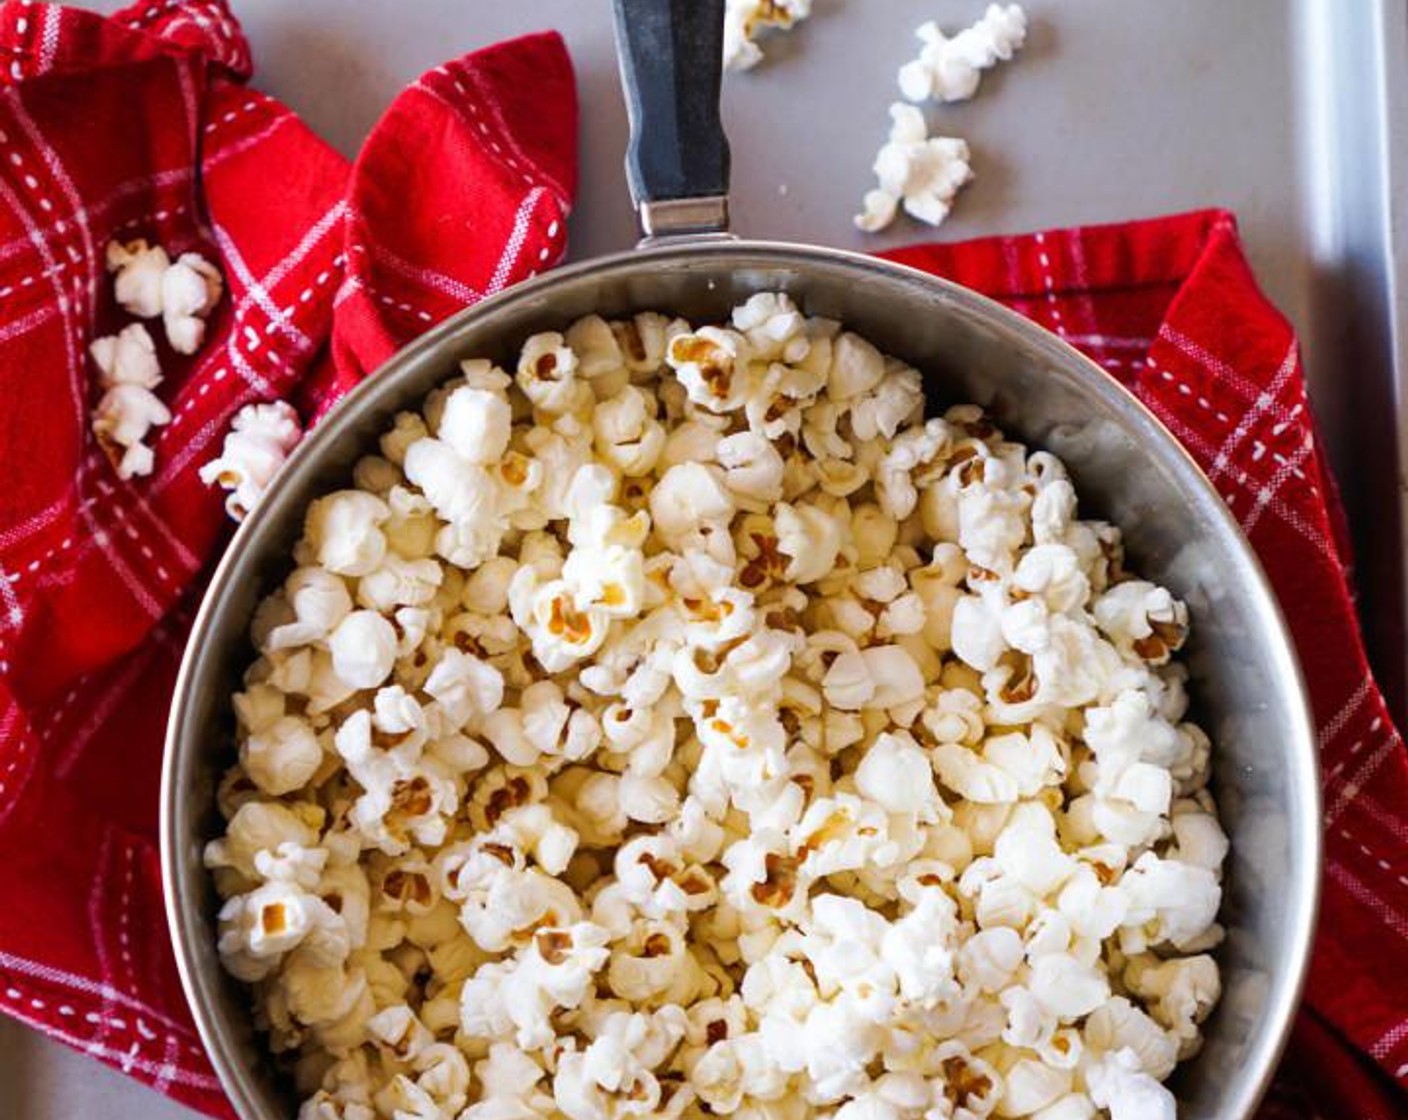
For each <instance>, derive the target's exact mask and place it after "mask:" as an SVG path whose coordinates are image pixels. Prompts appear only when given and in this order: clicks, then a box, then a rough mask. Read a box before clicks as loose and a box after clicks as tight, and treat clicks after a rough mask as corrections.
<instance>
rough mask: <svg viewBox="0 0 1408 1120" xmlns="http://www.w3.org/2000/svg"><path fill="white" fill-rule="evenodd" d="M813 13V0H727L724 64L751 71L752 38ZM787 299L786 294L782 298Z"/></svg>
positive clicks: (755, 55)
mask: <svg viewBox="0 0 1408 1120" xmlns="http://www.w3.org/2000/svg"><path fill="white" fill-rule="evenodd" d="M811 12H812V0H728V7H727V9H726V10H725V14H724V67H725V69H728V70H751V69H752V68H753V67H754V66H756V65H757V64H758V63H759V62H760V61H761V60H762V57H763V52H762V48H760V47H759V46H758V44H757V43H756V42H754V39H755V38H756V37H757V36H758V35H759V33H761V32H765V31H772V30H777V31H789V30H791V29H792V28H793V27H794V26H795V25H796V24H797V23H798V22H800V21H801V20H804V19H806V18H807V17H808V16H809V15H811ZM783 298H786V297H783Z"/></svg>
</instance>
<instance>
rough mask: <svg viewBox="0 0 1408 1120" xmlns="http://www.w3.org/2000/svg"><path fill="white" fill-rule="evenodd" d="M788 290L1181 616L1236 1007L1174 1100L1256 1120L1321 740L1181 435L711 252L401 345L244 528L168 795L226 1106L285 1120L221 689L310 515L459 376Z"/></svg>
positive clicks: (1054, 366)
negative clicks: (1212, 808) (1039, 472)
mask: <svg viewBox="0 0 1408 1120" xmlns="http://www.w3.org/2000/svg"><path fill="white" fill-rule="evenodd" d="M764 290H782V291H786V292H788V293H789V294H790V295H791V296H792V297H793V298H794V299H795V300H796V301H797V302H798V304H799V305H801V307H802V308H803V309H804V310H805V311H806V312H807V313H808V314H813V315H824V316H828V317H831V318H835V319H839V320H840V321H841V322H843V323H844V324H845V326H846V327H847V328H849V329H851V330H854V331H856V332H858V333H859V334H861V335H862V336H864V337H865V338H867V339H869V340H871V341H872V342H873V343H875V344H876V345H877V346H878V347H879V348H880V349H881V350H882V351H885V352H887V353H890V354H894V355H896V356H898V357H900V358H902V359H904V360H905V361H908V362H910V363H912V364H913V365H914V366H915V367H916V368H918V369H919V370H920V371H921V372H922V373H923V375H924V377H925V385H926V391H927V393H928V396H929V407H930V409H931V411H934V410H938V409H941V408H943V407H945V406H946V405H948V404H952V403H957V402H960V401H971V402H974V403H977V404H980V405H983V406H984V407H986V408H987V409H988V410H989V411H990V412H991V413H992V414H993V416H994V417H995V419H996V420H997V422H998V423H999V425H1000V426H1001V427H1002V428H1003V429H1004V430H1005V431H1006V432H1007V433H1008V434H1009V435H1010V436H1012V437H1014V438H1018V439H1021V440H1023V441H1024V442H1027V443H1029V444H1031V445H1034V446H1037V447H1042V448H1045V449H1047V450H1049V451H1052V452H1054V453H1055V454H1057V455H1058V456H1060V457H1061V458H1062V459H1063V460H1064V461H1065V462H1066V464H1067V465H1068V467H1069V468H1070V471H1071V474H1072V476H1073V478H1074V480H1075V483H1076V489H1077V492H1078V493H1079V495H1080V498H1081V515H1082V516H1084V517H1090V516H1099V517H1103V518H1106V519H1108V520H1110V521H1112V522H1114V523H1115V524H1117V525H1119V526H1120V527H1121V528H1122V529H1123V531H1124V533H1125V537H1126V541H1127V547H1128V551H1129V554H1130V556H1131V566H1132V567H1133V568H1134V570H1136V571H1138V572H1139V573H1140V574H1141V575H1144V576H1146V577H1147V578H1149V579H1152V580H1155V581H1157V582H1159V583H1161V584H1164V585H1166V586H1168V587H1169V588H1170V589H1172V590H1173V591H1174V593H1175V594H1177V595H1179V596H1180V597H1182V598H1183V599H1184V600H1185V601H1186V602H1187V603H1188V607H1189V611H1190V615H1191V617H1192V640H1191V641H1190V644H1189V648H1188V652H1187V661H1188V664H1189V668H1190V671H1191V677H1192V679H1191V682H1190V692H1191V694H1192V695H1193V697H1194V702H1195V707H1194V712H1193V718H1195V719H1197V720H1198V721H1199V722H1200V723H1201V724H1202V725H1203V726H1204V728H1205V729H1206V730H1207V731H1208V733H1209V734H1210V735H1211V736H1212V738H1213V741H1214V744H1215V753H1214V773H1215V792H1216V794H1217V797H1218V801H1219V805H1220V808H1221V812H1222V819H1223V824H1224V827H1225V828H1226V829H1227V831H1228V834H1229V836H1230V838H1231V841H1232V850H1231V855H1230V857H1229V864H1228V877H1227V894H1226V900H1225V903H1224V911H1223V918H1222V920H1223V922H1224V924H1225V925H1226V926H1227V928H1228V937H1227V941H1226V943H1225V944H1224V945H1223V947H1222V948H1221V950H1220V951H1219V956H1220V960H1221V964H1222V968H1223V978H1224V986H1225V991H1224V995H1223V999H1222V1004H1221V1006H1220V1007H1219V1009H1218V1011H1217V1012H1216V1013H1215V1014H1214V1016H1213V1018H1212V1019H1211V1020H1210V1021H1209V1023H1208V1024H1207V1042H1206V1045H1205V1047H1204V1050H1203V1052H1202V1053H1201V1054H1200V1055H1199V1056H1198V1057H1197V1058H1196V1059H1194V1060H1192V1061H1191V1062H1189V1063H1188V1064H1187V1065H1186V1066H1184V1067H1182V1068H1181V1069H1180V1071H1179V1072H1178V1074H1177V1075H1176V1080H1175V1082H1174V1083H1173V1084H1174V1088H1175V1091H1176V1092H1177V1093H1178V1095H1179V1097H1180V1100H1181V1102H1182V1106H1183V1107H1182V1109H1181V1115H1183V1116H1185V1117H1188V1118H1189V1120H1212V1118H1214V1117H1217V1118H1222V1120H1229V1118H1232V1117H1243V1116H1247V1115H1250V1112H1251V1110H1252V1107H1253V1105H1254V1103H1255V1100H1256V1099H1257V1097H1258V1096H1259V1094H1260V1092H1261V1090H1262V1089H1263V1088H1264V1086H1265V1083H1266V1080H1267V1079H1268V1077H1269V1075H1270V1071H1271V1068H1272V1066H1273V1064H1274V1061H1275V1058H1276V1056H1277V1055H1278V1053H1279V1051H1280V1048H1281V1045H1282V1043H1283V1041H1284V1036H1285V1032H1286V1028H1287V1026H1288V1024H1289V1021H1290V1016H1291V1013H1292V1010H1293V1008H1294V1004H1295V1002H1296V999H1297V996H1298V993H1299V988H1300V983H1301V978H1302V974H1303V971H1304V964H1305V961H1306V958H1307V955H1308V947H1309V939H1310V931H1311V924H1312V922H1313V917H1314V911H1315V905H1316V892H1317V887H1316V884H1317V877H1318V858H1319V849H1318V797H1317V792H1316V791H1317V781H1316V773H1315V761H1314V753H1313V737H1312V734H1311V729H1310V724H1309V720H1308V715H1307V709H1306V704H1305V698H1304V692H1303V689H1302V686H1301V682H1300V676H1299V671H1298V668H1297V666H1296V663H1295V659H1294V656H1293V655H1292V653H1291V651H1290V647H1289V644H1288V640H1287V638H1286V634H1285V629H1284V625H1283V623H1282V621H1281V619H1280V615H1279V612H1278V610H1277V608H1276V606H1275V603H1274V600H1273V599H1272V598H1271V596H1270V593H1269V591H1268V589H1267V586H1266V583H1265V579H1264V576H1263V575H1262V573H1261V570H1260V568H1259V566H1258V565H1257V563H1256V561H1255V558H1254V557H1253V556H1252V554H1251V552H1250V550H1249V548H1248V547H1247V545H1246V543H1245V541H1244V539H1243V538H1242V537H1241V535H1240V533H1239V532H1238V531H1237V529H1236V527H1235V524H1234V523H1233V522H1232V520H1231V518H1230V517H1229V515H1228V514H1227V512H1226V510H1225V508H1224V506H1223V505H1222V502H1221V500H1220V499H1219V498H1218V497H1217V495H1216V493H1215V492H1214V491H1213V489H1212V487H1211V485H1210V484H1209V483H1208V482H1207V481H1206V479H1204V478H1203V476H1202V475H1201V474H1200V473H1199V472H1198V470H1197V468H1196V467H1195V466H1194V465H1193V464H1192V462H1191V460H1189V459H1188V458H1187V456H1186V455H1185V454H1184V453H1183V452H1182V451H1181V449H1179V448H1178V446H1177V444H1176V443H1175V442H1174V441H1173V439H1172V437H1171V436H1169V435H1168V433H1167V432H1166V431H1164V429H1163V428H1162V427H1161V426H1160V425H1159V424H1158V423H1157V421H1155V420H1154V419H1153V418H1152V417H1151V416H1150V415H1149V414H1148V413H1147V412H1146V411H1144V410H1143V409H1142V408H1141V407H1140V406H1139V405H1137V403H1136V402H1135V401H1134V400H1133V398H1132V397H1130V396H1129V395H1128V394H1126V393H1125V392H1124V391H1123V390H1122V389H1120V388H1119V387H1118V386H1117V385H1115V383H1114V382H1113V381H1111V380H1110V379H1109V378H1108V377H1106V376H1105V375H1104V374H1103V373H1102V372H1101V371H1099V370H1098V369H1097V368H1096V367H1095V366H1093V365H1091V364H1090V363H1089V362H1087V361H1086V360H1085V359H1083V358H1081V357H1080V356H1079V355H1078V354H1076V353H1075V352H1074V351H1073V350H1071V349H1070V348H1068V347H1066V346H1065V345H1064V344H1062V343H1061V342H1059V341H1058V340H1057V339H1055V338H1054V336H1051V335H1049V334H1047V333H1046V332H1045V331H1043V330H1041V329H1040V328H1037V327H1035V326H1033V325H1032V324H1030V323H1029V322H1027V321H1026V320H1024V319H1022V318H1020V317H1019V316H1017V315H1015V314H1014V313H1011V312H1008V311H1006V310H1005V309H1003V308H1001V307H998V306H997V305H996V304H993V303H991V302H989V301H987V300H985V299H983V298H981V297H979V296H976V295H974V294H973V293H971V292H968V291H966V290H965V289H962V288H958V287H956V286H954V285H950V284H946V283H944V282H941V281H936V280H934V279H933V278H932V277H928V276H925V275H922V274H920V273H917V272H913V271H910V270H908V269H903V268H899V267H897V266H893V265H888V264H885V263H883V262H879V261H875V260H872V259H870V258H865V257H860V256H853V255H850V254H841V253H834V252H830V251H824V250H811V249H804V248H799V247H795V246H782V245H768V244H760V243H715V244H709V245H697V246H694V247H691V248H662V249H656V250H650V251H644V252H638V253H635V254H625V255H622V256H619V257H614V258H609V259H607V260H605V261H602V262H597V263H593V264H589V265H582V266H577V267H574V268H570V269H564V270H561V271H559V272H556V273H554V274H552V275H550V276H546V277H543V278H541V279H539V280H535V281H531V282H529V283H528V284H525V285H521V286H519V287H517V288H515V289H513V290H512V291H510V292H507V293H504V294H502V295H499V296H495V297H491V298H490V299H487V300H485V301H483V302H482V303H480V304H478V305H476V306H475V307H473V308H470V309H469V310H467V311H465V312H463V313H462V314H460V315H459V316H456V317H455V318H454V319H452V320H450V321H449V322H447V323H445V324H444V325H443V326H441V327H439V328H438V329H436V330H435V331H433V332H431V333H430V334H429V335H427V336H426V337H424V338H422V339H421V340H419V341H418V342H416V343H414V344H413V345H412V346H410V347H409V348H407V349H406V350H404V351H402V352H401V353H400V354H399V355H397V356H396V357H395V358H394V359H392V361H390V362H389V363H388V364H387V365H386V366H384V367H383V368H382V369H381V370H380V371H379V372H378V373H377V374H376V375H375V376H374V377H372V378H371V379H369V380H368V382H367V383H365V384H364V385H363V386H361V387H360V388H359V389H358V390H357V391H356V392H355V393H353V394H352V395H351V396H349V397H348V398H347V399H346V400H345V401H343V402H342V403H341V404H340V405H339V406H338V407H337V408H336V409H334V410H333V412H332V413H330V414H329V415H328V417H326V418H325V419H324V420H323V422H322V423H321V425H320V426H319V427H318V429H317V430H316V432H315V433H314V434H313V435H312V436H310V438H309V439H307V440H306V441H305V443H304V445H303V446H302V447H301V448H300V449H299V451H298V453H297V454H296V455H295V456H294V457H293V459H292V460H290V462H289V464H288V466H287V467H286V468H285V471H284V473H283V474H282V475H281V477H280V479H279V481H278V483H277V484H276V486H275V487H274V488H273V489H272V490H271V491H270V493H269V494H268V495H267V496H266V498H265V500H264V502H263V503H262V504H261V506H260V507H259V509H258V510H257V512H256V513H255V515H254V516H252V517H251V518H250V519H249V520H248V521H247V522H246V524H245V525H244V526H243V527H242V528H241V530H240V532H239V534H238V535H237V537H236V539H235V542H234V544H233V545H232V547H231V549H230V551H229V552H228V554H227V556H226V559H225V561H224V562H223V563H222V565H221V566H220V569H219V570H218V571H217V573H216V576H215V579H214V581H213V583H212V586H211V589H210V591H209V593H208V595H207V598H206V601H205V603H204V605H203V607H202V610H201V614H200V617H199V619H198V620H197V624H196V628H195V631H194V633H193V635H192V639H191V643H190V646H189V648H188V650H187V654H186V662H185V664H184V666H183V670H182V675H181V678H180V680H179V681H178V685H177V696H176V705H175V707H174V709H173V713H172V720H171V726H170V733H169V742H168V748H167V764H166V765H167V769H166V774H165V789H164V792H163V836H162V842H163V854H164V864H165V872H166V876H167V890H168V907H169V909H170V915H171V921H172V928H173V933H174V934H175V937H176V941H177V946H178V956H179V958H180V963H181V970H182V975H183V979H184V981H185V984H186V990H187V994H188V996H189V998H190V1000H191V1003H192V1005H193V1008H194V1010H195V1013H196V1017H197V1021H198V1023H199V1025H200V1028H201V1032H202V1035H203V1037H204V1039H205V1042H206V1045H207V1048H208V1050H209V1051H210V1052H211V1055H212V1058H213V1060H214V1061H215V1063H216V1066H217V1068H218V1069H219V1071H220V1073H221V1076H222V1079H223V1080H224V1083H225V1087H226V1090H227V1092H229V1094H230V1096H231V1099H232V1101H233V1103H234V1104H235V1105H236V1107H237V1108H238V1110H239V1111H240V1113H241V1115H242V1116H244V1117H246V1118H247V1120H285V1118H289V1117H292V1116H293V1115H295V1113H296V1111H297V1105H296V1102H295V1100H294V1097H293V1095H292V1092H291V1089H290V1087H289V1086H288V1085H287V1083H286V1079H284V1078H282V1077H280V1076H279V1075H277V1074H276V1073H275V1072H274V1068H273V1063H272V1061H271V1060H270V1059H269V1058H268V1056H267V1054H266V1052H265V1050H264V1048H263V1045H262V1042H261V1040H260V1039H259V1038H257V1037H256V1036H255V1034H254V1033H253V1030H252V1027H251V1013H250V1007H249V1001H248V997H247V995H246V993H245V992H244V991H243V989H242V988H241V986H240V985H238V984H236V983H235V982H234V981H232V980H230V979H229V978H228V977H226V976H225V974H224V972H223V971H222V969H221V967H220V963H219V960H218V958H217V956H216V953H215V941H216V936H215V923H214V916H215V912H216V910H217V907H218V900H217V899H216V897H215V894H214V892H213V889H212V887H211V885H210V882H209V880H208V876H207V874H206V872H205V870H204V869H203V867H202V864H201V849H202V847H203V846H204V843H205V841H206V840H208V839H209V838H211V837H212V836H213V835H215V834H216V832H217V831H218V828H219V821H218V817H217V814H216V812H215V808H214V789H215V785H216V782H217V781H218V779H219V776H220V774H221V773H222V772H223V770H224V769H225V768H226V767H227V766H228V765H229V763H230V762H231V760H232V759H233V757H234V748H233V713H232V711H231V706H230V695H231V693H232V692H233V691H234V690H235V688H236V687H237V685H238V681H239V677H240V674H241V672H242V670H243V668H244V667H245V666H246V665H247V664H248V662H249V661H250V660H251V659H252V649H251V647H250V645H249V642H248V638H247V633H246V632H247V627H248V622H249V619H250V616H251V614H252V612H253V609H254V606H255V604H256V603H257V602H258V600H259V598H260V597H262V596H263V595H264V594H266V593H267V592H268V591H270V590H271V589H273V588H274V587H275V586H276V585H277V584H278V583H279V582H280V581H281V580H282V578H283V577H284V575H285V574H286V573H287V571H288V570H289V568H290V567H291V561H290V559H289V557H290V555H291V551H292V547H293V544H294V542H295V540H296V539H297V537H298V535H299V532H300V529H301V525H302V514H303V510H304V509H305V507H306V506H307V504H308V503H309V502H310V501H311V500H312V499H313V498H314V497H316V496H318V495H319V494H321V493H324V492H326V491H328V490H332V489H336V488H339V487H342V486H346V485H349V484H350V475H351V469H352V464H353V463H354V462H355V461H356V460H357V458H359V457H360V456H361V455H362V454H365V453H367V452H368V451H369V450H372V449H373V448H374V447H375V441H376V437H377V435H378V434H379V433H380V432H381V431H383V430H384V429H385V428H387V427H388V426H389V425H390V423H391V420H392V417H393V416H394V414H395V413H396V412H397V411H398V410H400V409H403V408H407V407H415V406H417V405H418V404H419V402H420V400H421V399H422V398H423V397H424V396H425V395H426V394H427V393H428V392H429V391H430V390H431V389H433V388H434V387H435V386H436V385H438V384H440V383H441V382H443V381H445V380H447V379H449V378H450V377H452V376H453V375H454V374H455V372H456V363H457V361H458V360H460V359H462V358H467V357H489V358H493V359H495V360H498V361H500V362H503V361H506V360H507V359H509V358H510V356H511V355H512V354H514V353H516V349H517V347H518V345H519V344H520V343H521V342H522V341H523V339H524V338H525V337H526V336H527V335H529V334H532V333H534V332H537V331H542V330H551V329H561V328H563V327H565V326H566V325H567V324H568V323H570V322H571V321H572V320H574V319H576V318H578V317H580V316H582V315H585V314H589V313H593V312H595V313H599V314H602V315H606V316H608V317H609V316H612V315H623V314H629V313H633V312H636V311H643V310H659V311H666V312H673V313H676V314H680V315H684V316H686V317H688V318H690V319H691V320H692V321H719V320H722V319H724V318H726V317H727V315H728V312H729V310H730V309H731V308H732V307H733V306H734V305H735V304H737V303H740V302H742V301H743V300H745V299H746V298H747V297H748V296H749V295H751V294H753V293H755V292H758V291H764Z"/></svg>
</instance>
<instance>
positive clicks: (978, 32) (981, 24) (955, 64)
mask: <svg viewBox="0 0 1408 1120" xmlns="http://www.w3.org/2000/svg"><path fill="white" fill-rule="evenodd" d="M915 34H916V35H917V36H918V38H919V39H920V41H921V42H922V43H923V44H924V48H923V50H921V51H920V52H919V57H918V58H917V59H915V60H914V61H913V62H907V63H905V64H904V65H903V66H901V67H900V73H899V84H900V92H901V93H902V94H904V96H905V99H906V100H908V101H925V100H928V99H929V98H933V99H934V100H936V101H966V100H968V98H970V97H972V96H973V94H975V93H977V92H978V82H979V80H980V79H981V77H982V72H983V71H984V70H987V69H990V68H991V67H992V66H994V65H996V64H997V63H998V62H999V61H1001V62H1006V61H1008V60H1009V59H1010V58H1011V57H1012V56H1013V54H1015V53H1016V52H1017V51H1018V50H1019V49H1021V47H1022V44H1023V43H1025V42H1026V38H1027V17H1026V14H1025V13H1024V12H1023V11H1022V9H1021V7H1020V6H1019V5H1017V4H1008V5H1007V6H1006V7H1005V8H1004V7H1003V6H1002V5H1000V4H989V5H988V8H987V11H986V12H985V13H983V17H982V18H981V19H980V20H978V21H977V22H976V23H974V24H973V25H972V26H971V27H968V28H965V29H964V30H962V31H960V32H959V33H958V34H957V35H955V36H953V38H951V39H950V38H949V37H948V36H946V35H945V34H944V33H943V32H942V31H940V30H939V28H938V25H937V24H936V23H933V22H932V21H931V22H929V23H925V24H923V25H921V26H920V28H919V30H918V31H917V32H915Z"/></svg>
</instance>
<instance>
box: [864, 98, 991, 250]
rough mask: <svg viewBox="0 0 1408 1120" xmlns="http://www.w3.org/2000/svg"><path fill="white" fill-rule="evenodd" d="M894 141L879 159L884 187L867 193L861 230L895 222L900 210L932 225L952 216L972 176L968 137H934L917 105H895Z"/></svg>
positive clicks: (892, 114)
mask: <svg viewBox="0 0 1408 1120" xmlns="http://www.w3.org/2000/svg"><path fill="white" fill-rule="evenodd" d="M890 117H891V119H892V122H893V123H892V124H891V127H890V139H889V143H887V144H885V145H884V147H882V148H881V149H880V152H879V154H878V155H876V157H875V166H874V170H875V177H876V179H877V180H878V181H879V186H878V187H877V188H876V189H875V190H872V191H868V192H866V195H865V199H864V203H863V207H864V208H863V210H862V211H861V213H860V214H858V215H857V216H856V219H855V223H856V226H857V228H859V229H862V230H864V231H866V232H867V233H876V232H878V231H880V230H882V229H884V228H885V227H886V226H888V225H889V224H890V223H891V222H892V221H894V220H895V214H896V211H897V210H898V208H899V207H900V206H901V205H903V206H904V209H905V212H906V213H907V214H909V215H910V216H911V217H914V218H917V219H918V220H919V221H921V222H927V223H928V224H929V225H931V226H937V225H941V224H942V223H943V221H944V219H945V218H947V217H948V214H949V210H950V208H951V207H952V205H953V200H954V197H955V196H956V195H957V194H958V192H959V191H960V190H962V189H963V187H964V186H965V185H966V184H967V183H968V182H969V181H970V180H971V179H972V178H973V169H972V167H971V166H970V165H969V162H968V161H969V152H968V144H967V141H964V140H959V139H956V138H954V137H949V136H935V137H932V138H931V137H930V136H929V134H928V129H927V127H926V126H925V124H924V116H923V114H922V113H920V112H919V110H918V109H916V108H915V107H914V106H913V105H906V104H905V103H904V102H902V101H897V102H895V104H893V105H891V106H890Z"/></svg>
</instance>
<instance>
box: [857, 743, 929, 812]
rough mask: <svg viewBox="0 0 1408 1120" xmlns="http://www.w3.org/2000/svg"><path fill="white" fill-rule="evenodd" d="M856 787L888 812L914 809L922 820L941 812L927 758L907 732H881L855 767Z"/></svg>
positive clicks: (912, 810)
mask: <svg viewBox="0 0 1408 1120" xmlns="http://www.w3.org/2000/svg"><path fill="white" fill-rule="evenodd" d="M855 779H856V789H857V790H858V791H859V792H860V794H861V795H862V796H864V797H867V798H869V799H870V800H871V801H874V802H875V803H876V804H878V805H882V806H884V808H885V809H886V811H887V812H891V813H914V814H915V815H917V816H918V817H919V818H920V819H921V820H926V821H935V820H939V819H941V817H942V816H943V810H942V804H943V803H942V802H941V801H940V800H939V796H938V790H937V789H936V788H935V786H934V773H933V770H932V769H931V768H930V766H929V759H928V758H927V757H926V756H925V754H924V752H923V751H922V750H920V749H919V745H918V744H917V743H916V742H915V741H914V740H913V739H912V738H911V737H910V736H908V735H905V734H900V735H891V734H888V733H887V734H882V735H881V736H880V737H879V738H877V739H876V740H875V742H874V743H873V744H871V747H870V749H869V750H868V751H866V752H865V757H864V758H863V759H861V763H860V765H859V766H858V767H856V774H855Z"/></svg>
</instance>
